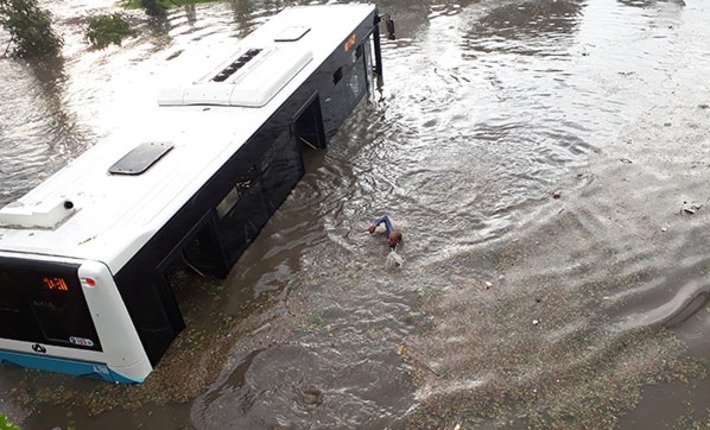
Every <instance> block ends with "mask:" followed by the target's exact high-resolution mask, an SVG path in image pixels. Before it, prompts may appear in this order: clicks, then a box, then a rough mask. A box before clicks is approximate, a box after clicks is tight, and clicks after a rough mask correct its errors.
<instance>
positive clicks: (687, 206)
mask: <svg viewBox="0 0 710 430" xmlns="http://www.w3.org/2000/svg"><path fill="white" fill-rule="evenodd" d="M702 207H703V205H702V204H699V203H690V202H683V209H681V213H687V214H690V215H695V213H696V212H698V211H699V210H700V208H702Z"/></svg>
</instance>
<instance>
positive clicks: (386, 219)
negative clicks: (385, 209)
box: [367, 215, 394, 234]
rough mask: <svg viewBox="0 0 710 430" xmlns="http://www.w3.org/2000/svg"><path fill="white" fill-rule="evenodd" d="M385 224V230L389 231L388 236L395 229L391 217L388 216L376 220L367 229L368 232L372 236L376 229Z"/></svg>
mask: <svg viewBox="0 0 710 430" xmlns="http://www.w3.org/2000/svg"><path fill="white" fill-rule="evenodd" d="M382 223H385V228H386V229H387V234H390V233H392V232H393V231H394V227H393V226H392V222H391V221H390V219H389V217H388V216H387V215H383V216H381V217H379V218H377V219H376V220H375V222H374V223H372V225H371V226H370V227H369V228H368V229H367V231H369V232H370V234H372V233H374V232H375V229H376V228H377V226H378V225H380V224H382Z"/></svg>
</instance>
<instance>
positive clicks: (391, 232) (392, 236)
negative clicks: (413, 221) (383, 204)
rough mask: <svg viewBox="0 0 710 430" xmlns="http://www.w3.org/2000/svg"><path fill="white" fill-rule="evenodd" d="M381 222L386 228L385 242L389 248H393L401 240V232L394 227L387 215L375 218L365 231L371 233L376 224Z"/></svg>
mask: <svg viewBox="0 0 710 430" xmlns="http://www.w3.org/2000/svg"><path fill="white" fill-rule="evenodd" d="M382 223H385V228H386V229H387V244H388V245H389V246H390V248H392V249H395V248H396V247H397V245H399V244H400V242H402V232H401V231H399V229H396V228H394V226H393V225H392V221H390V219H389V217H387V215H384V216H381V217H379V218H377V219H376V220H375V222H374V223H372V225H371V226H370V227H368V229H367V231H368V232H370V234H373V233H374V232H375V229H376V228H377V226H378V225H380V224H382Z"/></svg>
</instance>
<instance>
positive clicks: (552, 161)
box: [0, 0, 710, 429]
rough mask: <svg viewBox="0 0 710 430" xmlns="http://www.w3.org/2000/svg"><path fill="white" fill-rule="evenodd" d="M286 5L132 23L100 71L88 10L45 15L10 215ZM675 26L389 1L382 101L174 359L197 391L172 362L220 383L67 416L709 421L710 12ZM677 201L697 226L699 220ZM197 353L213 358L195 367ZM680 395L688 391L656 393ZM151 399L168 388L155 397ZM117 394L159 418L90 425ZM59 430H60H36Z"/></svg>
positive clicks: (51, 416) (568, 0)
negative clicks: (693, 208) (165, 86)
mask: <svg viewBox="0 0 710 430" xmlns="http://www.w3.org/2000/svg"><path fill="white" fill-rule="evenodd" d="M89 3H91V2H89ZM295 3H307V2H305V1H303V2H296V1H291V2H283V1H249V0H229V1H223V2H217V3H213V4H197V5H195V6H190V7H186V8H180V9H176V10H174V11H171V13H170V14H169V15H168V17H167V18H166V19H165V20H162V21H150V20H147V21H145V19H144V18H143V17H141V16H140V15H138V14H135V15H131V17H132V19H134V20H136V22H144V23H143V24H141V25H142V28H143V30H144V31H143V34H142V36H141V37H139V38H136V39H132V40H130V41H128V42H126V43H125V44H124V46H123V47H121V48H111V49H110V50H107V51H102V52H93V51H89V50H88V48H87V47H86V46H85V45H84V44H83V42H81V41H80V31H79V30H78V29H77V27H76V26H75V25H74V24H73V21H72V20H71V17H72V16H73V15H74V14H75V12H74V7H66V6H63V5H59V4H54V5H53V6H52V7H53V8H54V9H53V11H55V14H56V15H57V16H59V17H60V24H59V25H60V26H62V27H63V28H65V29H66V31H65V32H64V34H65V38H67V40H68V44H67V47H66V48H65V61H64V62H63V65H57V67H56V68H53V69H49V70H50V71H51V73H54V74H53V75H49V76H47V75H45V73H48V71H47V69H42V70H40V69H36V68H35V67H34V66H32V65H27V64H24V63H18V62H15V61H11V60H0V75H2V77H3V78H2V79H0V86H2V87H4V89H5V91H4V93H6V94H10V97H9V99H8V100H7V101H5V102H4V104H3V105H2V107H0V119H1V121H0V139H2V147H1V150H2V160H3V161H2V164H0V178H1V179H2V182H3V184H4V185H6V186H4V187H3V191H2V194H0V202H2V203H7V202H9V201H10V200H12V199H13V198H16V197H17V196H19V195H21V194H22V193H23V192H26V191H27V190H28V189H29V188H31V187H32V186H33V185H34V184H36V183H38V182H39V180H41V179H42V178H43V177H46V175H47V174H49V173H51V171H54V170H56V169H58V168H60V167H61V165H62V164H63V163H64V162H66V161H67V160H68V159H71V158H73V157H75V156H76V155H77V154H79V153H81V152H82V151H83V150H84V149H85V148H86V147H88V146H90V145H92V144H94V143H95V142H96V141H98V140H99V139H100V138H101V137H102V136H105V135H106V134H109V133H111V132H112V131H114V130H116V129H118V128H121V127H125V126H126V124H133V121H136V123H140V118H141V117H149V113H150V109H151V108H152V105H153V103H154V100H153V98H152V94H153V90H154V87H155V86H156V85H158V84H161V83H163V82H164V81H166V80H169V79H170V80H172V79H176V80H179V79H187V78H189V77H192V75H193V74H194V73H193V72H195V70H196V69H197V68H198V66H202V65H204V63H205V62H207V61H209V62H213V61H216V60H218V59H220V58H222V57H223V56H224V55H226V54H229V53H231V46H233V43H234V41H235V40H236V39H238V38H240V37H243V36H244V35H245V34H247V33H248V32H249V31H251V30H252V29H253V28H255V27H256V26H258V25H259V24H260V23H262V22H264V21H265V20H267V19H268V17H269V16H271V15H272V14H273V13H275V12H277V11H278V10H280V9H281V8H283V7H285V6H287V5H289V4H295ZM308 3H310V2H308ZM317 3H327V2H325V1H320V2H317ZM680 3H682V2H663V1H614V0H599V1H593V2H592V1H581V0H580V1H572V0H557V1H553V0H539V1H532V0H530V1H522V0H521V1H514V0H513V1H504V2H499V1H485V0H484V1H460V2H454V1H416V2H410V1H403V0H389V1H385V0H383V1H382V2H380V3H379V4H378V6H379V7H380V10H381V11H382V12H383V13H388V14H391V15H392V16H393V17H394V18H395V19H396V23H397V39H396V40H385V39H383V40H382V42H383V50H384V51H383V55H384V61H385V70H384V85H383V87H382V88H378V89H377V91H376V92H375V94H374V95H373V97H372V98H371V99H369V100H367V101H366V102H364V103H363V104H362V105H361V106H360V107H359V109H358V110H357V111H356V112H355V113H354V115H353V116H352V118H351V119H350V120H349V121H348V122H347V123H346V125H345V126H344V128H343V130H342V132H341V133H340V134H338V135H337V136H336V138H335V139H334V141H333V142H332V144H331V146H330V147H329V149H328V150H327V151H323V152H311V153H307V154H306V166H307V171H306V175H305V177H304V179H303V181H302V182H301V183H300V184H299V186H298V187H297V188H296V189H295V190H294V192H293V193H292V195H291V197H290V198H289V199H288V200H287V201H286V202H285V203H284V205H283V206H282V208H281V209H280V210H279V212H278V213H277V214H276V215H275V216H274V218H273V219H272V220H271V221H270V222H269V224H268V225H267V226H266V228H265V229H264V231H263V232H262V234H261V235H260V237H259V238H258V240H257V241H256V242H255V243H254V244H253V245H252V246H251V247H250V249H249V250H248V251H247V252H246V253H245V254H244V256H243V257H242V259H241V260H240V261H239V262H238V264H237V265H236V266H235V268H234V270H233V271H232V272H231V274H230V277H229V279H228V280H227V281H226V282H225V283H224V285H223V286H221V287H220V289H218V290H209V294H206V295H208V296H209V297H206V298H205V300H204V302H199V298H197V299H195V300H198V302H197V304H196V306H195V309H194V310H193V311H192V312H189V315H188V320H189V321H190V323H188V325H190V324H192V327H193V328H195V329H194V330H193V331H190V332H188V333H187V334H185V335H184V336H183V337H182V338H181V340H180V341H179V342H178V343H177V346H176V347H175V348H173V350H172V352H171V354H172V355H171V356H172V357H180V359H184V360H185V363H184V364H182V366H183V367H184V369H183V368H181V367H180V364H179V363H178V364H177V365H176V364H175V363H173V362H171V361H170V360H171V358H170V357H168V358H167V361H166V364H165V365H164V366H166V367H169V366H174V367H170V369H175V368H177V369H181V370H184V371H185V373H190V374H191V373H200V374H205V375H218V376H214V377H212V378H210V377H209V376H204V378H205V379H204V380H199V383H196V384H195V385H196V386H197V388H194V387H193V388H190V389H187V388H186V392H189V395H186V394H185V393H180V392H179V390H176V389H175V388H174V385H180V384H179V383H176V382H175V381H174V380H172V379H170V377H169V376H167V375H164V374H161V372H160V369H159V370H158V371H157V372H156V373H154V374H153V375H151V379H150V380H149V381H148V382H147V383H146V384H145V385H144V386H142V387H133V388H125V387H117V388H115V387H112V388H111V390H109V389H104V388H102V387H99V388H96V385H94V383H93V382H91V383H87V382H86V381H80V382H76V381H73V380H71V379H67V378H63V379H59V380H60V381H62V383H63V385H64V387H65V389H66V390H67V392H68V393H70V395H71V397H73V398H74V399H82V398H86V397H88V396H86V394H87V393H89V392H94V395H93V398H94V400H93V401H92V403H90V410H95V411H96V410H98V411H101V410H104V409H109V410H110V409H111V408H114V410H113V411H111V412H109V413H105V414H102V415H99V416H98V417H97V418H88V417H86V416H84V415H85V414H84V413H83V412H82V411H80V410H81V408H82V406H81V404H80V403H76V405H77V406H75V407H74V408H73V413H74V417H75V418H74V419H75V420H76V421H77V424H79V423H81V424H84V425H85V426H87V427H92V426H95V425H101V426H102V427H105V428H106V429H110V428H118V427H115V426H116V425H117V424H116V423H120V424H126V423H128V425H129V427H130V426H132V427H136V428H137V427H139V426H140V425H151V426H153V427H160V426H163V427H166V428H168V427H170V428H172V427H175V426H176V425H178V424H176V423H177V422H178V421H179V425H184V426H188V427H189V426H194V427H195V428H200V429H203V428H204V429H208V428H230V427H231V428H241V427H244V428H247V427H248V428H253V429H262V428H264V429H265V428H274V427H279V428H362V429H367V428H372V429H381V428H392V429H395V428H406V427H407V426H409V427H410V428H456V425H457V424H461V425H463V428H468V427H470V428H477V426H479V425H480V426H483V427H484V428H485V426H489V427H491V428H494V427H500V426H503V425H508V426H511V427H513V428H518V427H520V428H526V427H527V426H532V427H536V428H550V427H554V426H557V427H558V428H595V426H604V427H606V428H614V427H617V428H625V429H626V428H631V429H634V428H638V429H641V428H647V423H648V422H680V421H681V418H682V420H686V421H683V422H690V423H692V422H693V420H696V421H697V420H699V419H701V418H702V416H698V414H697V413H691V411H689V410H688V407H687V406H685V405H686V404H699V405H707V404H708V403H709V402H710V399H709V398H708V396H709V395H710V394H708V393H710V390H705V389H703V388H706V386H707V383H706V382H704V381H706V380H707V379H706V376H705V377H704V376H703V375H707V365H703V364H700V365H698V363H697V362H696V361H693V360H690V361H684V359H685V358H686V357H687V356H688V355H689V356H690V357H694V358H707V357H708V356H709V354H710V351H709V350H708V346H707V345H708V342H707V339H708V335H709V333H710V314H709V313H708V297H709V296H710V283H709V282H708V280H707V273H708V272H709V271H710V259H709V258H708V257H707V256H708V255H710V254H709V253H708V251H709V249H708V243H710V241H708V237H707V234H706V232H707V231H708V225H709V224H710V212H708V211H706V210H705V206H707V205H708V204H710V201H709V200H708V198H709V197H708V195H707V191H706V184H707V182H708V180H709V179H710V177H709V176H710V169H708V168H707V166H708V161H707V147H708V139H710V134H709V132H708V130H709V129H708V124H710V109H708V108H707V104H708V102H709V101H708V99H707V94H710V87H708V85H709V84H708V83H707V82H706V81H707V80H703V79H701V77H702V76H705V74H706V71H707V70H709V69H710V56H709V55H708V52H707V48H706V42H707V40H708V38H710V33H708V31H709V30H708V26H707V22H708V21H709V20H710V9H708V7H707V6H706V5H704V4H703V3H702V2H697V1H696V2H693V3H691V4H688V5H685V6H682V5H681V4H680ZM629 6H633V7H629ZM637 6H638V7H637ZM82 7H83V8H84V9H86V10H104V9H105V8H107V7H109V6H107V5H95V4H93V5H92V4H84V5H82ZM77 13H78V12H77ZM81 13H82V14H83V13H85V12H81ZM87 13H88V12H87ZM7 77H12V79H9V78H7ZM147 106H149V107H147ZM703 106H705V107H703ZM140 124H144V123H140ZM553 196H557V197H559V198H554V197H553ZM685 201H694V202H698V203H702V204H703V205H704V207H703V208H702V209H701V210H700V211H698V212H697V213H696V214H694V215H689V214H684V213H682V212H681V209H682V207H683V203H684V202H685ZM383 213H386V214H388V215H390V216H391V217H392V219H393V220H395V224H396V225H397V226H398V227H400V228H402V229H403V230H404V237H405V242H404V245H403V247H402V249H401V250H399V252H400V253H401V255H402V257H403V259H404V260H405V263H404V264H403V265H402V266H401V267H400V268H398V269H397V268H395V269H390V270H387V269H386V267H385V265H386V259H387V252H388V250H387V247H386V246H385V245H384V243H383V241H382V240H379V239H381V238H379V237H372V236H370V235H368V234H367V233H366V232H365V229H366V228H367V225H369V223H370V222H371V221H372V219H374V217H376V216H378V215H381V214H383ZM193 299H194V298H193ZM253 303H257V304H258V305H259V306H262V305H263V304H265V303H266V304H269V306H267V307H266V309H263V310H261V309H258V308H257V309H255V308H254V306H252V304H253ZM230 318H236V319H237V323H236V325H232V326H230V325H228V324H216V323H215V321H217V320H220V321H228V320H230ZM200 330H203V331H200ZM200 334H202V335H204V337H207V338H209V339H210V341H211V342H213V343H211V344H209V345H201V347H200V348H194V347H193V348H194V350H192V349H190V345H191V342H192V340H193V339H194V338H199V336H198V335H200ZM195 355H196V356H197V358H195ZM215 357H216V359H215ZM174 361H178V362H179V360H178V359H175V360H174ZM215 362H217V363H218V365H217V367H218V370H217V372H215V373H210V372H207V371H206V369H207V368H209V367H210V366H212V365H213V364H212V363H215ZM205 363H210V364H205ZM188 368H192V370H193V372H187V369H188ZM14 371H15V369H8V368H4V367H3V368H0V393H4V392H7V391H8V390H10V388H11V387H12V386H15V385H16V384H17V385H18V386H20V387H25V386H24V385H22V383H21V381H20V382H17V381H15V380H14V379H17V376H16V373H13V372H14ZM673 374H675V375H681V377H682V378H690V379H691V380H693V381H695V382H697V383H698V385H697V386H695V387H694V388H692V389H691V388H687V389H685V387H686V386H685V385H679V384H680V383H678V382H670V383H668V384H663V385H658V386H650V387H649V386H647V385H646V384H647V383H649V382H652V381H659V380H666V379H669V377H668V375H673ZM13 378H14V379H13ZM33 378H35V379H32V381H34V382H36V383H37V384H38V385H47V386H49V385H53V384H55V383H56V381H57V380H58V379H57V378H58V377H57V376H55V375H46V374H39V375H33ZM704 378H705V379H704ZM183 379H186V380H187V379H190V380H192V379H191V378H188V377H187V376H185V377H184V378H183ZM670 379H672V378H670ZM10 381H13V382H10ZM179 382H182V381H179ZM200 384H202V385H200ZM186 385H189V384H186ZM161 386H162V387H170V389H164V390H158V391H159V392H160V393H161V395H160V396H157V395H155V390H156V388H155V387H161ZM23 390H24V391H23ZM94 390H97V391H98V394H96V392H95V391H94ZM151 390H154V391H151ZM19 391H20V392H21V393H25V395H27V393H29V390H27V389H26V388H20V389H19ZM164 393H169V394H164ZM33 394H34V395H35V396H36V397H38V398H40V399H47V398H48V397H43V396H44V394H43V393H42V392H39V393H36V392H33ZM114 395H115V396H116V397H118V398H125V397H130V398H131V399H132V401H137V402H138V403H143V404H145V405H147V406H145V408H144V409H141V410H139V411H137V412H130V413H129V412H121V405H115V406H103V407H102V406H101V405H102V402H101V399H102V397H103V398H104V399H103V401H104V402H105V403H106V404H109V405H111V404H113V403H112V402H109V401H108V400H107V399H109V398H113V397H114ZM664 395H672V397H673V401H669V402H666V405H667V406H666V407H663V406H662V405H659V401H658V399H659V398H664ZM20 397H21V396H20ZM186 397H189V399H188V398H186ZM8 398H9V396H8ZM136 399H137V400H136ZM187 400H189V401H187ZM76 401H77V402H80V400H76ZM171 401H173V402H178V403H179V402H185V403H180V404H177V405H172V404H171V403H170V402H171ZM156 402H157V404H155V403H156ZM2 407H3V406H2V404H0V408H2ZM636 407H638V409H637V410H636V411H634V412H632V413H630V414H628V416H627V417H625V418H619V417H622V416H623V415H624V414H625V413H626V412H627V411H629V410H634V408H636ZM0 410H2V409H0ZM648 414H650V415H653V416H654V418H655V421H649V420H648V419H646V418H642V415H644V416H645V415H648ZM109 417H110V419H109ZM188 417H189V418H188ZM176 420H178V421H176ZM111 421H115V423H114V424H111ZM122 421H123V422H122ZM65 422H66V420H65V417H64V416H63V415H62V411H58V410H57V409H56V408H48V409H45V411H44V412H43V413H38V414H35V415H34V416H33V417H31V418H30V419H29V420H27V421H26V422H25V424H26V425H25V427H26V428H28V429H32V428H46V427H47V426H51V425H55V424H60V425H61V423H65ZM511 422H512V424H511ZM45 424H47V425H45ZM120 424H118V425H120ZM112 425H113V426H114V427H111V426H112ZM467 426H468V427H467ZM78 427H79V428H82V427H81V426H78ZM132 427H131V428H132ZM120 428H125V426H124V427H120Z"/></svg>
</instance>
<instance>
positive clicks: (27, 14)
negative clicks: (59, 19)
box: [0, 0, 63, 58]
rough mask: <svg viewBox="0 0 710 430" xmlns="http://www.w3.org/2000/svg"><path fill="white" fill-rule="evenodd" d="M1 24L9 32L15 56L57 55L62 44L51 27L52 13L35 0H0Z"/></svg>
mask: <svg viewBox="0 0 710 430" xmlns="http://www.w3.org/2000/svg"><path fill="white" fill-rule="evenodd" d="M0 25H2V26H3V27H4V28H5V30H7V31H8V32H10V35H11V37H12V38H11V40H10V43H11V46H12V48H13V49H12V51H11V52H12V55H14V56H16V57H20V58H29V57H41V56H46V55H57V54H59V51H60V50H61V48H62V43H63V42H62V39H61V37H59V36H57V35H56V34H55V33H54V31H53V30H52V17H51V15H50V14H49V12H47V11H45V10H42V9H40V8H39V6H38V5H37V0H0ZM8 49H9V46H8Z"/></svg>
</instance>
